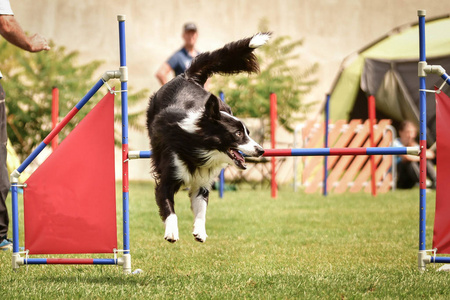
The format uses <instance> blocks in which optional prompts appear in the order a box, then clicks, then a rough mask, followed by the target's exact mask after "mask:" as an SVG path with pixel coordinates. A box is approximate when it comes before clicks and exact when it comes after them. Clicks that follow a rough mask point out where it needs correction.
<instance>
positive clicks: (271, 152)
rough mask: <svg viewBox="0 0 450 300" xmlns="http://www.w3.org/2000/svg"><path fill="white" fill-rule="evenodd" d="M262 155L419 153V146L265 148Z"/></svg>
mask: <svg viewBox="0 0 450 300" xmlns="http://www.w3.org/2000/svg"><path fill="white" fill-rule="evenodd" d="M264 151H265V152H264V154H263V156H335V155H404V154H411V155H419V152H420V151H419V147H368V148H309V149H307V148H300V149H265V150H264Z"/></svg>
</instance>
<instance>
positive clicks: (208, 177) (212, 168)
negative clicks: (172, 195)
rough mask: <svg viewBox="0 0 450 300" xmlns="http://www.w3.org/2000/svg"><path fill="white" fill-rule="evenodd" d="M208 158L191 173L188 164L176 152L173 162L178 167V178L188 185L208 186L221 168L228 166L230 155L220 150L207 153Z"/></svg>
mask: <svg viewBox="0 0 450 300" xmlns="http://www.w3.org/2000/svg"><path fill="white" fill-rule="evenodd" d="M207 157H208V159H207V161H206V163H205V164H204V165H202V166H199V167H198V168H196V170H195V172H194V173H191V172H190V171H189V169H188V168H187V166H186V164H185V163H184V162H183V161H182V160H181V159H180V158H179V157H178V155H176V154H174V158H173V164H174V166H175V168H176V172H175V176H176V177H177V178H176V179H178V180H181V181H182V182H183V183H184V185H186V186H195V187H208V186H209V185H211V183H212V182H213V180H214V178H216V177H217V176H218V175H219V173H220V170H221V169H223V168H224V167H226V166H227V164H228V161H227V160H228V156H227V155H223V154H221V153H220V152H219V151H212V152H210V153H208V155H207Z"/></svg>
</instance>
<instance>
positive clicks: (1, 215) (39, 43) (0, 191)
mask: <svg viewBox="0 0 450 300" xmlns="http://www.w3.org/2000/svg"><path fill="white" fill-rule="evenodd" d="M0 35H2V36H3V38H4V39H5V40H7V41H8V42H10V43H11V44H13V45H15V46H17V47H19V48H21V49H23V50H26V51H29V52H39V51H42V50H50V47H49V46H48V43H47V40H46V39H45V38H43V37H42V36H41V35H40V34H34V35H31V36H28V35H27V34H25V32H24V31H23V30H22V28H21V27H20V25H19V23H18V22H17V20H16V19H15V18H14V13H13V11H12V9H11V5H10V3H9V0H0ZM0 55H1V53H0ZM1 77H2V75H1V73H0V79H1ZM7 140H8V137H7V133H6V100H5V92H4V90H3V87H2V86H1V84H0V250H10V249H11V248H12V241H11V240H10V239H8V237H7V234H8V226H9V216H8V210H7V209H6V197H7V196H8V192H9V187H10V186H9V176H8V175H9V174H8V170H7V168H6V154H7V152H6V142H7Z"/></svg>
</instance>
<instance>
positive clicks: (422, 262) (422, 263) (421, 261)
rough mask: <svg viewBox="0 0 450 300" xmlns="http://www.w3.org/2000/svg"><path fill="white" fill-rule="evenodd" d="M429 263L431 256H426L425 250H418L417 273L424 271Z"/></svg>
mask: <svg viewBox="0 0 450 300" xmlns="http://www.w3.org/2000/svg"><path fill="white" fill-rule="evenodd" d="M429 263H431V255H428V254H427V251H426V250H420V251H419V255H418V267H419V271H422V272H423V271H425V270H426V269H427V264H429Z"/></svg>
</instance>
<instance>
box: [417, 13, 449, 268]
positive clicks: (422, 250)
mask: <svg viewBox="0 0 450 300" xmlns="http://www.w3.org/2000/svg"><path fill="white" fill-rule="evenodd" d="M417 15H418V17H419V64H418V76H419V83H420V87H419V93H420V120H419V125H420V127H419V147H420V150H421V151H420V180H419V182H420V211H419V254H418V266H419V270H421V271H424V270H425V269H426V264H429V263H450V257H437V256H436V252H437V251H438V250H439V249H433V250H427V249H426V180H427V170H426V168H427V167H426V162H427V158H426V151H425V150H426V149H427V136H426V133H427V126H426V116H427V105H426V100H427V99H426V93H427V92H432V93H435V91H430V90H427V89H426V76H427V74H437V75H439V76H440V77H441V78H442V79H444V83H443V84H442V86H441V87H440V89H442V87H443V86H444V84H448V85H450V80H449V79H450V78H449V76H448V75H447V73H446V71H445V69H444V68H443V67H442V66H437V65H428V64H427V59H426V43H425V15H426V11H425V10H418V11H417ZM440 89H439V91H440ZM437 111H438V105H436V117H437V118H438V113H437ZM447 121H448V120H447ZM436 130H439V128H436ZM436 140H437V143H438V144H439V140H438V138H436ZM447 151H448V149H447ZM442 154H443V153H442ZM438 155H439V154H438ZM442 163H443V165H442V166H444V161H442ZM439 173H440V172H439V170H438V180H437V182H438V187H437V190H436V202H437V200H438V189H439V187H440V186H439V182H440V180H439ZM442 179H443V178H442ZM444 184H445V183H444ZM436 210H437V208H436ZM447 219H448V217H447ZM436 225H437V224H436V223H435V230H436ZM448 242H449V241H448V240H447V243H448ZM428 252H432V253H434V255H428ZM447 253H448V252H447Z"/></svg>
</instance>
